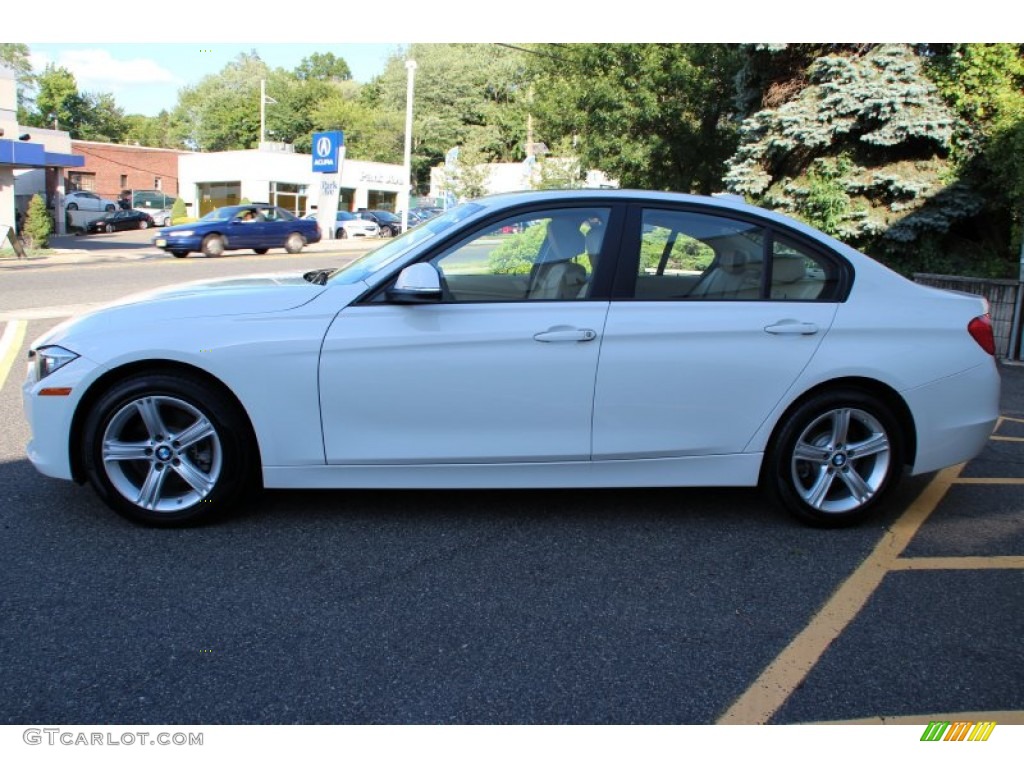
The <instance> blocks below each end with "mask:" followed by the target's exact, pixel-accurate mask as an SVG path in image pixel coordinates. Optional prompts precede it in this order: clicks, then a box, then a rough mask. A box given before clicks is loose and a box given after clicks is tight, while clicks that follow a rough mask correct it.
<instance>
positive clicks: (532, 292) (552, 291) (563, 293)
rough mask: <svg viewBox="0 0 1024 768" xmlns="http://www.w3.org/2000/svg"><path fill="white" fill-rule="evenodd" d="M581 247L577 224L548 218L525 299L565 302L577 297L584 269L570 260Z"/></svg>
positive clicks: (583, 279) (585, 280)
mask: <svg viewBox="0 0 1024 768" xmlns="http://www.w3.org/2000/svg"><path fill="white" fill-rule="evenodd" d="M584 247H585V244H584V238H583V233H582V232H580V228H579V224H578V223H576V222H573V221H571V220H569V219H558V218H555V219H552V220H551V221H549V222H548V231H547V236H546V238H545V242H544V245H542V246H541V251H540V253H541V259H542V260H541V261H538V262H537V264H535V265H534V268H533V274H532V276H531V277H530V287H529V289H528V290H527V292H526V298H527V299H529V300H530V301H536V300H544V299H547V300H553V301H565V300H568V299H575V298H576V297H577V296H579V293H580V290H581V289H582V288H584V287H585V286H586V283H587V270H586V269H585V268H584V267H583V265H582V264H577V263H576V262H574V261H571V259H573V258H575V257H576V256H579V255H581V254H582V253H583V252H584Z"/></svg>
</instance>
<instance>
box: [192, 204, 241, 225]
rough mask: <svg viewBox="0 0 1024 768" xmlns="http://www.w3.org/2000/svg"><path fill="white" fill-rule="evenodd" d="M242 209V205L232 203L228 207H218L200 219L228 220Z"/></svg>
mask: <svg viewBox="0 0 1024 768" xmlns="http://www.w3.org/2000/svg"><path fill="white" fill-rule="evenodd" d="M240 210H242V209H241V207H240V206H237V205H231V206H228V207H227V208H217V209H215V210H212V211H210V212H209V213H208V214H206V215H205V216H203V217H202V218H201V219H200V221H227V220H228V219H230V218H231V217H232V216H234V215H235V214H236V213H238V212H239V211H240Z"/></svg>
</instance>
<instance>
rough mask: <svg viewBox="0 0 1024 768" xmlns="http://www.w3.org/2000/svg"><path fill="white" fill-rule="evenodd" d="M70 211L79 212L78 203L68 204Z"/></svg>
mask: <svg viewBox="0 0 1024 768" xmlns="http://www.w3.org/2000/svg"><path fill="white" fill-rule="evenodd" d="M68 210H69V211H77V210H78V203H68Z"/></svg>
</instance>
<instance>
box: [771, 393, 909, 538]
mask: <svg viewBox="0 0 1024 768" xmlns="http://www.w3.org/2000/svg"><path fill="white" fill-rule="evenodd" d="M902 469H903V444H902V440H901V433H900V428H899V424H898V422H897V420H896V418H895V416H894V415H893V413H892V411H891V410H890V409H889V407H888V406H887V405H886V404H885V403H884V402H882V401H881V400H879V399H878V398H876V397H874V396H872V395H869V394H866V393H864V392H860V391H858V390H852V389H842V390H834V391H831V392H823V393H820V394H818V395H815V396H814V397H811V398H810V399H809V400H807V401H806V402H804V403H802V404H801V405H800V406H798V407H797V408H796V409H795V410H794V411H793V412H792V413H790V414H789V415H788V417H787V418H786V420H785V422H784V423H783V424H782V425H781V427H780V429H779V430H778V432H777V434H776V436H775V439H774V441H773V443H772V445H771V446H770V448H769V451H768V454H767V456H766V458H765V467H764V472H763V474H762V481H763V484H764V485H765V487H766V489H767V491H768V492H769V494H770V495H771V496H772V497H773V498H774V499H775V501H776V502H777V503H779V504H780V505H781V506H782V507H784V508H785V509H786V510H788V511H789V512H791V513H793V514H794V515H796V516H797V517H798V518H800V519H801V520H803V521H804V522H806V523H810V524H811V525H817V526H822V527H841V526H846V525H853V524H855V523H858V522H860V521H861V520H863V519H864V518H865V517H866V516H867V515H868V513H869V512H870V511H871V509H872V508H873V507H875V506H876V505H877V504H878V503H879V501H881V499H882V498H883V497H884V496H885V494H886V492H887V491H888V490H889V489H890V488H891V487H893V486H894V485H895V484H896V482H897V481H898V480H899V477H900V475H901V473H902Z"/></svg>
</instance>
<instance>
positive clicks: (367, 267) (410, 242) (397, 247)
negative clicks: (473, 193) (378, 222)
mask: <svg viewBox="0 0 1024 768" xmlns="http://www.w3.org/2000/svg"><path fill="white" fill-rule="evenodd" d="M483 209H484V207H483V206H482V205H479V204H477V203H463V204H462V205H459V206H457V207H455V208H452V209H451V210H449V211H448V212H447V213H443V214H441V215H440V216H437V217H435V218H433V219H431V220H430V221H428V222H425V223H423V224H421V225H420V226H418V227H416V228H415V229H410V230H409V231H408V232H406V233H405V234H404V235H401V236H399V237H396V238H394V239H392V240H389V241H388V242H387V243H385V244H384V245H382V246H380V247H379V248H375V249H374V250H372V251H370V252H369V253H368V254H366V255H365V256H363V257H362V258H361V259H357V260H356V261H353V262H352V263H351V264H349V265H348V266H345V267H342V268H341V269H339V270H338V271H337V272H335V273H334V274H333V275H331V276H330V278H329V279H330V280H331V281H332V282H333V281H337V282H339V283H342V284H344V285H351V284H352V283H358V282H359V281H360V280H366V279H367V278H368V277H370V276H371V275H373V274H375V273H377V272H379V271H380V270H382V269H384V268H385V267H387V266H388V265H389V264H392V263H394V262H395V261H397V260H398V259H399V258H400V257H401V256H404V255H405V254H406V253H408V252H409V250H410V249H411V248H412V247H413V246H416V245H419V244H420V243H423V242H426V241H427V240H431V239H433V238H434V237H436V236H437V235H439V234H441V233H442V232H444V231H445V230H447V229H450V228H451V227H453V226H454V225H455V224H458V223H459V222H460V221H463V220H465V219H468V218H469V217H470V216H472V215H473V214H475V213H477V212H478V211H482V210H483Z"/></svg>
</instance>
